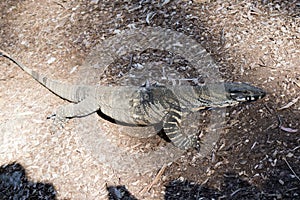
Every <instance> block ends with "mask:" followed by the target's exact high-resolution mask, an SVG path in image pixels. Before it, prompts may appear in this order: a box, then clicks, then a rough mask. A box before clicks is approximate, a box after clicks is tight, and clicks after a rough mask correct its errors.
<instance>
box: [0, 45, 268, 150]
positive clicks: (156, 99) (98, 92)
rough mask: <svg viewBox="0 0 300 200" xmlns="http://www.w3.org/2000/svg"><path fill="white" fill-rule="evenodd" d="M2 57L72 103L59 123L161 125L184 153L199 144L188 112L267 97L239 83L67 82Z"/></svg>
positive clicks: (59, 113) (62, 112)
mask: <svg viewBox="0 0 300 200" xmlns="http://www.w3.org/2000/svg"><path fill="white" fill-rule="evenodd" d="M0 56H3V57H6V58H8V59H10V60H11V61H13V62H14V63H15V64H17V65H18V66H19V67H20V68H21V69H22V70H24V71H25V72H27V73H28V74H29V75H31V76H32V77H33V78H34V79H35V80H37V81H38V82H39V83H40V84H42V85H43V86H45V87H46V88H47V89H48V90H50V91H51V92H53V93H54V94H56V95H58V96H59V97H61V98H62V99H65V100H67V101H70V102H72V103H71V104H68V105H66V106H62V107H60V108H58V109H57V111H56V114H55V118H56V120H64V119H66V118H74V117H83V116H87V115H89V114H91V113H94V112H96V111H98V110H100V111H101V112H102V113H104V114H105V115H107V116H109V117H110V118H112V119H114V120H115V121H117V122H119V123H120V124H124V125H137V126H151V125H152V126H154V125H157V124H161V125H162V128H163V129H164V131H165V133H166V135H167V136H168V137H169V139H170V140H171V142H172V143H173V144H174V145H175V146H176V147H178V148H180V149H189V148H190V147H192V146H194V145H195V142H194V140H193V139H192V138H191V137H189V136H188V135H187V134H185V133H184V132H183V130H182V129H181V120H182V116H183V114H184V113H188V112H196V111H199V110H201V109H205V108H209V107H226V106H232V105H236V104H238V103H239V102H246V101H256V100H258V99H261V98H262V97H264V96H265V95H266V93H265V92H264V91H263V90H262V89H260V88H257V87H254V86H252V85H249V84H246V83H238V82H232V83H230V82H225V83H211V84H205V85H199V86H177V87H166V86H162V85H158V84H151V85H149V84H145V85H143V86H140V87H138V86H118V87H109V86H90V85H72V84H65V83H61V82H59V81H55V80H51V79H48V78H47V77H46V76H43V75H41V74H39V73H37V72H36V71H33V70H31V69H30V68H28V67H26V66H25V65H23V64H22V63H21V62H19V61H18V60H16V59H14V58H13V57H11V56H10V55H9V54H7V53H6V52H4V51H2V50H0Z"/></svg>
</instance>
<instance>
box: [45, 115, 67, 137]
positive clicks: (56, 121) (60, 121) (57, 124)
mask: <svg viewBox="0 0 300 200" xmlns="http://www.w3.org/2000/svg"><path fill="white" fill-rule="evenodd" d="M47 119H51V120H53V123H52V125H51V126H50V132H52V133H56V132H57V131H59V130H62V129H63V128H64V127H65V124H66V122H67V121H68V120H67V118H60V117H58V116H57V115H56V114H52V115H50V116H48V117H47Z"/></svg>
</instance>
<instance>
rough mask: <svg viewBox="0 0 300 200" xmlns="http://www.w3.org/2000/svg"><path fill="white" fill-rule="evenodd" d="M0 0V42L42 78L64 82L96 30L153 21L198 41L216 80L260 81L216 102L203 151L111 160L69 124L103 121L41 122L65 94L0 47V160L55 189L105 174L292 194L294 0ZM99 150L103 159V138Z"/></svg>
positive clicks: (96, 187)
mask: <svg viewBox="0 0 300 200" xmlns="http://www.w3.org/2000/svg"><path fill="white" fill-rule="evenodd" d="M0 7H1V8H2V9H1V12H0V35H1V37H0V44H1V47H0V48H1V49H4V50H5V51H7V52H10V53H11V54H12V55H14V56H15V57H16V58H18V59H19V60H21V61H22V62H23V63H24V64H26V65H28V66H30V67H32V68H33V69H36V70H37V71H39V72H42V73H43V74H47V75H48V76H49V77H51V78H55V79H58V80H63V81H64V82H73V83H74V82H76V81H78V80H79V78H80V73H79V71H80V70H79V69H80V66H81V65H82V64H83V63H84V61H85V59H86V57H87V55H88V54H89V52H91V50H92V48H93V47H95V46H96V45H98V44H99V43H100V42H101V41H103V40H104V39H107V38H109V37H111V36H113V35H115V34H116V33H118V32H119V31H120V30H124V29H128V28H130V27H133V26H135V27H143V26H160V27H164V28H169V29H172V30H176V31H179V32H182V33H184V34H186V35H189V36H191V37H192V38H193V39H195V40H196V41H198V42H199V43H200V44H201V45H202V46H203V47H205V48H206V49H207V51H208V52H210V53H211V55H212V56H213V58H214V60H215V61H216V62H217V63H218V65H219V66H220V71H221V72H222V75H223V77H224V79H225V80H229V81H244V82H250V83H253V84H255V85H257V86H259V87H262V88H264V89H265V90H266V91H267V92H268V96H267V97H266V98H264V99H263V100H262V101H259V102H256V103H254V104H250V105H249V104H247V105H240V106H237V107H234V108H230V109H228V110H227V112H226V113H227V116H228V118H227V125H226V127H225V129H226V131H224V133H222V134H221V138H220V139H219V140H218V143H217V144H216V146H215V150H214V151H213V152H212V153H210V154H208V155H207V157H206V158H200V157H198V156H197V153H195V152H194V151H188V152H185V153H184V154H180V156H179V157H178V158H177V159H176V160H174V159H171V161H173V162H171V163H170V162H168V163H165V164H166V165H163V167H162V168H155V169H153V170H146V171H147V172H143V173H141V172H134V171H132V170H131V167H132V166H124V167H123V170H122V172H119V171H116V170H114V167H111V166H112V165H111V164H107V163H105V162H104V161H101V159H99V158H98V157H97V155H96V156H95V153H94V152H93V151H91V150H90V149H89V148H88V147H87V146H86V145H84V144H83V139H82V138H83V137H82V136H83V134H82V132H81V131H82V130H85V132H84V133H87V132H89V131H95V130H94V129H93V130H88V131H87V130H86V129H85V128H86V127H87V126H88V125H85V126H80V124H82V123H86V124H88V123H92V124H93V126H92V127H95V126H94V125H95V123H98V122H99V123H101V124H102V125H101V127H99V129H97V130H99V131H102V132H100V133H101V134H103V135H106V136H107V135H113V134H112V133H111V132H113V131H114V129H113V128H111V125H110V124H107V122H105V121H101V119H99V116H97V115H93V116H90V117H89V118H87V119H76V120H70V121H69V122H68V123H67V125H66V126H65V128H64V129H62V130H60V131H58V132H55V133H53V132H51V126H52V121H51V120H47V119H46V118H47V116H49V115H51V114H52V113H53V112H54V111H55V108H56V107H57V106H59V105H62V104H65V103H66V102H64V101H63V100H61V99H59V98H58V97H56V96H55V95H53V94H52V93H50V92H49V91H48V90H47V89H45V88H43V87H42V86H41V85H39V84H37V83H36V82H35V81H34V80H32V78H31V77H30V76H28V75H27V74H25V73H24V72H22V71H21V70H20V69H18V68H17V67H16V66H15V65H13V64H12V63H11V62H9V61H7V60H5V59H3V58H1V59H0V63H1V72H2V73H1V75H0V82H1V85H0V130H1V134H0V147H1V148H0V149H1V153H0V164H1V165H4V164H7V163H10V162H14V161H16V162H18V163H20V164H22V166H24V168H25V170H26V172H27V175H28V177H30V179H31V180H34V181H41V182H51V183H52V184H53V185H54V186H55V189H56V191H57V198H58V199H107V194H108V192H107V189H106V185H113V186H116V185H125V186H126V188H127V189H128V190H129V191H130V192H131V193H132V194H133V195H134V196H135V197H136V198H138V199H179V197H181V198H182V199H197V198H200V197H207V198H213V197H214V198H218V197H219V198H223V199H238V198H239V199H297V198H300V193H299V189H300V180H299V176H300V168H299V166H300V163H299V162H300V140H299V138H300V137H299V136H300V135H299V134H300V131H299V128H300V125H299V118H300V104H299V102H300V100H299V90H300V59H299V56H300V28H299V27H300V21H299V20H300V18H299V17H300V16H299V15H300V14H299V13H300V11H299V9H300V8H299V7H300V4H299V1H260V2H259V3H254V2H253V1H248V0H245V1H237V2H232V1H194V2H192V1H170V2H169V1H167V0H166V1H163V2H162V3H158V2H156V1H132V2H131V1H125V2H123V1H122V2H121V1H114V2H110V1H94V0H93V1H77V2H68V1H52V0H48V1H35V0H30V1H29V0H28V1H10V0H8V1H1V2H0ZM116 70H117V71H118V70H120V69H116ZM103 124H104V125H103ZM105 127H106V128H105ZM100 133H98V134H99V135H101V134H100ZM225 133H226V134H225ZM121 138H122V137H121ZM112 140H117V137H113V138H112ZM150 140H151V139H150ZM151 141H152V140H151ZM160 141H161V139H160V138H159V137H155V138H154V139H153V141H152V142H154V143H155V142H160ZM140 142H144V143H145V142H148V140H141V141H140ZM106 155H108V157H110V159H111V160H113V158H112V156H109V149H108V150H107V152H106ZM169 161H170V160H169ZM160 164H161V163H160ZM159 172H160V173H159ZM153 181H154V182H153ZM151 183H153V184H151ZM149 186H151V187H149Z"/></svg>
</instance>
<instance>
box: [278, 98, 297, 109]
mask: <svg viewBox="0 0 300 200" xmlns="http://www.w3.org/2000/svg"><path fill="white" fill-rule="evenodd" d="M299 98H300V97H297V98H296V99H293V100H292V101H291V102H289V103H288V104H286V105H285V106H282V107H281V108H279V109H278V110H283V109H286V108H289V107H291V106H292V105H294V104H295V103H297V101H298V100H299Z"/></svg>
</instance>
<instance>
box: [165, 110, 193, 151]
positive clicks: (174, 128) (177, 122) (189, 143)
mask: <svg viewBox="0 0 300 200" xmlns="http://www.w3.org/2000/svg"><path fill="white" fill-rule="evenodd" d="M163 129H164V131H165V133H166V135H167V136H168V138H169V139H170V140H171V142H172V143H173V144H174V145H175V146H176V147H178V148H180V149H183V150H186V149H189V148H191V147H195V146H196V139H195V138H193V137H190V136H188V135H186V134H185V133H184V131H183V130H182V129H181V112H180V111H179V112H178V111H177V112H175V111H171V112H170V113H168V114H167V116H166V118H165V119H164V121H163Z"/></svg>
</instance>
